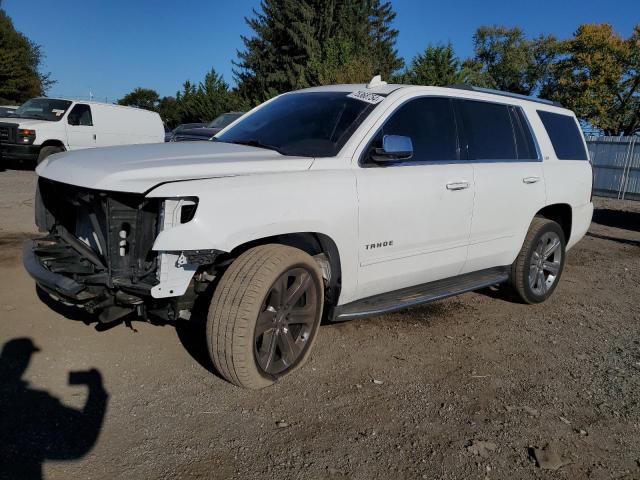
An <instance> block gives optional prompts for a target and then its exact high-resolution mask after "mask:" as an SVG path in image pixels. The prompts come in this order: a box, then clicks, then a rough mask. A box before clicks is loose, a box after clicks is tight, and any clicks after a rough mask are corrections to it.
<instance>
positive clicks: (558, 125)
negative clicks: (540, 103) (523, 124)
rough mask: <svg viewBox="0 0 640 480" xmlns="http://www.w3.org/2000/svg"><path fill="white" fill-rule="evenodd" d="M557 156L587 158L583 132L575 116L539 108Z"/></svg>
mask: <svg viewBox="0 0 640 480" xmlns="http://www.w3.org/2000/svg"><path fill="white" fill-rule="evenodd" d="M538 116H539V117H540V120H542V124H543V125H544V128H545V130H546V131H547V134H548V135H549V139H550V140H551V145H553V150H554V151H555V153H556V157H558V158H559V159H560V160H587V159H588V157H587V151H586V150H585V148H584V142H583V141H582V134H581V133H580V129H579V128H578V124H577V123H576V120H575V118H573V117H572V116H570V115H562V114H559V113H552V112H545V111H543V110H538Z"/></svg>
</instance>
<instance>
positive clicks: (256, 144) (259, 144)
mask: <svg viewBox="0 0 640 480" xmlns="http://www.w3.org/2000/svg"><path fill="white" fill-rule="evenodd" d="M226 143H235V144H236V145H247V146H249V147H258V148H264V149H267V150H273V151H274V152H278V153H279V154H280V155H285V154H284V153H282V151H281V150H280V149H279V148H278V147H274V146H273V145H267V144H266V143H262V142H261V141H260V140H254V139H251V140H234V141H232V142H226Z"/></svg>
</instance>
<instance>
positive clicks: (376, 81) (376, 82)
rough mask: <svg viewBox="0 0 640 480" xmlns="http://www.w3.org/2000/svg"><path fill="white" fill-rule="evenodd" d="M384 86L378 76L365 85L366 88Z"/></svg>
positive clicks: (384, 83)
mask: <svg viewBox="0 0 640 480" xmlns="http://www.w3.org/2000/svg"><path fill="white" fill-rule="evenodd" d="M386 84H387V82H385V81H383V80H382V77H381V76H380V75H376V76H375V77H373V78H372V79H371V81H370V82H369V84H368V85H367V88H376V87H384V86H385V85H386Z"/></svg>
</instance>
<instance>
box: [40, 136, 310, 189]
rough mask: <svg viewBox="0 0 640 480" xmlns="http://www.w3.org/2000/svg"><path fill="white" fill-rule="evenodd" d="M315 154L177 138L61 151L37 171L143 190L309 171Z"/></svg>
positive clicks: (80, 183)
mask: <svg viewBox="0 0 640 480" xmlns="http://www.w3.org/2000/svg"><path fill="white" fill-rule="evenodd" d="M312 163H313V158H309V157H290V156H284V155H281V154H279V153H278V152H274V151H272V150H266V149H263V148H256V147H249V146H244V145H235V144H231V143H222V142H178V143H154V144H146V145H128V146H125V147H108V148H92V149H87V150H76V151H72V152H64V153H58V154H55V155H52V156H50V157H49V158H47V159H46V160H45V161H44V162H42V163H41V164H40V165H39V166H38V168H37V170H36V171H37V172H38V175H40V176H42V177H44V178H48V179H50V180H55V181H58V182H63V183H68V184H71V185H77V186H80V187H86V188H92V189H96V190H111V191H118V192H132V193H144V192H147V191H149V190H151V189H152V188H153V187H155V186H156V185H158V184H160V183H166V182H173V181H180V180H196V179H202V178H212V177H225V176H234V175H249V174H254V173H267V172H292V171H302V170H308V169H309V168H310V167H311V164H312Z"/></svg>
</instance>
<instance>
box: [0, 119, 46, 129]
mask: <svg viewBox="0 0 640 480" xmlns="http://www.w3.org/2000/svg"><path fill="white" fill-rule="evenodd" d="M0 122H3V123H4V122H6V123H15V124H16V125H20V128H33V129H34V130H35V129H37V128H38V127H41V126H43V125H44V126H46V127H48V126H50V125H56V124H57V123H58V122H48V121H47V120H37V119H34V118H20V117H0ZM36 131H37V130H36Z"/></svg>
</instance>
